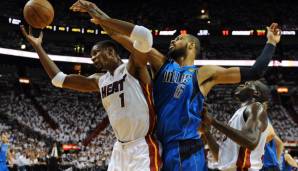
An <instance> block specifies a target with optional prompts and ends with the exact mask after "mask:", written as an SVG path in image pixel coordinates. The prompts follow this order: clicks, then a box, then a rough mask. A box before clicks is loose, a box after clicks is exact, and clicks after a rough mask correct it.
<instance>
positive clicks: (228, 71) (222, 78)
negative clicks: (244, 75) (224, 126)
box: [213, 67, 241, 84]
mask: <svg viewBox="0 0 298 171" xmlns="http://www.w3.org/2000/svg"><path fill="white" fill-rule="evenodd" d="M213 78H214V81H215V83H216V84H233V83H239V82H240V81H241V80H240V79H241V76H240V68H239V67H231V68H224V67H216V72H215V75H214V77H213Z"/></svg>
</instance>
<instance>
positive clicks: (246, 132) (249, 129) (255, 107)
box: [203, 103, 267, 150]
mask: <svg viewBox="0 0 298 171" xmlns="http://www.w3.org/2000/svg"><path fill="white" fill-rule="evenodd" d="M244 115H245V116H246V118H247V119H246V123H245V126H244V127H243V129H242V130H237V129H234V128H232V127H230V126H229V125H227V124H225V123H223V122H220V121H218V120H217V119H215V118H213V117H211V116H210V115H208V114H205V115H204V116H203V117H204V122H205V123H207V124H211V125H212V126H214V127H215V128H216V129H217V130H219V131H221V132H222V133H224V134H225V135H226V136H227V137H228V138H230V139H231V140H233V141H234V142H236V143H237V144H239V145H240V146H242V147H245V148H249V149H250V150H253V149H255V148H256V146H257V145H258V143H259V139H260V136H261V133H262V132H263V131H264V130H265V129H266V128H267V114H266V112H265V111H264V110H263V107H262V104H260V103H253V104H251V105H249V106H248V107H247V108H246V110H245V112H244Z"/></svg>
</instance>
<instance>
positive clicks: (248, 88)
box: [234, 81, 257, 102]
mask: <svg viewBox="0 0 298 171" xmlns="http://www.w3.org/2000/svg"><path fill="white" fill-rule="evenodd" d="M256 91H257V89H256V87H255V85H254V83H253V82H252V81H247V82H245V84H241V85H239V86H238V87H237V88H236V90H235V92H234V95H235V97H236V98H237V99H238V100H240V101H241V102H245V101H247V100H249V99H251V98H252V97H253V95H254V93H255V92H256Z"/></svg>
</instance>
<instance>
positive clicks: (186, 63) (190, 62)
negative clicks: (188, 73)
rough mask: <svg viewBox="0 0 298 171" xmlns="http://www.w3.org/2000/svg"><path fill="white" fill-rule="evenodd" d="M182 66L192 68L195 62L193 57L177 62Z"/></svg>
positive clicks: (182, 58) (177, 60)
mask: <svg viewBox="0 0 298 171" xmlns="http://www.w3.org/2000/svg"><path fill="white" fill-rule="evenodd" d="M175 61H176V62H177V63H178V64H179V65H180V66H192V65H194V60H193V59H192V58H191V57H181V58H178V59H176V60H175Z"/></svg>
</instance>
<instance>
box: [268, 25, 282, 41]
mask: <svg viewBox="0 0 298 171" xmlns="http://www.w3.org/2000/svg"><path fill="white" fill-rule="evenodd" d="M280 36H281V30H280V29H279V27H278V24H277V23H272V24H271V25H270V27H267V39H268V42H267V43H272V44H273V45H276V44H277V43H279V41H280Z"/></svg>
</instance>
